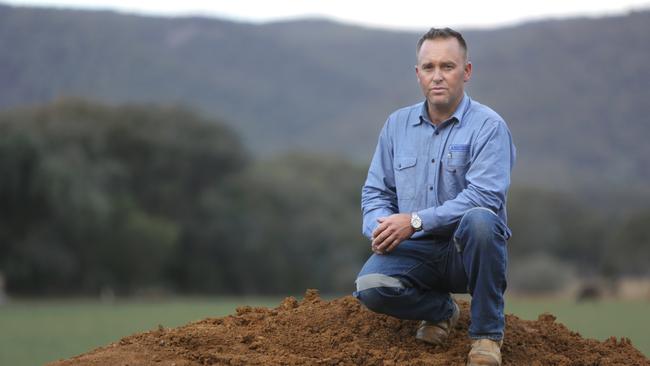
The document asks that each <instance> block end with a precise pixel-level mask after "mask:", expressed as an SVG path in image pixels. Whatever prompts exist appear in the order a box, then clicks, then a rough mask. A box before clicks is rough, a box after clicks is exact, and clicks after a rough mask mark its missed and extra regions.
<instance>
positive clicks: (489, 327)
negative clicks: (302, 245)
mask: <svg viewBox="0 0 650 366" xmlns="http://www.w3.org/2000/svg"><path fill="white" fill-rule="evenodd" d="M507 262H508V253H507V248H506V226H505V224H504V223H503V221H502V220H501V219H500V218H499V217H498V216H497V215H495V214H494V213H492V211H490V210H488V209H485V208H474V209H471V210H468V211H467V212H466V213H465V215H464V216H463V217H462V218H461V220H460V222H459V223H458V226H457V227H456V230H455V231H454V233H453V235H452V236H451V237H449V238H444V237H441V238H437V239H419V240H407V241H404V242H402V243H401V244H400V245H399V246H397V248H395V249H394V250H393V251H392V252H390V253H388V254H373V255H372V256H371V257H370V258H369V259H368V261H366V263H365V265H364V266H363V268H362V269H361V272H359V275H358V276H357V280H356V283H357V291H355V292H354V296H355V297H356V298H357V299H359V301H361V302H362V303H363V304H364V305H365V306H366V307H368V308H369V309H370V310H372V311H375V312H378V313H383V314H387V315H391V316H394V317H397V318H401V319H412V320H427V321H430V322H434V323H437V322H440V321H442V320H445V319H449V318H450V317H451V315H452V313H453V303H452V299H451V296H450V293H470V294H471V295H472V302H471V324H470V327H469V336H470V338H473V339H477V338H490V339H493V340H500V339H502V338H503V331H504V328H505V317H504V314H503V307H504V302H503V293H504V292H505V290H506V267H507Z"/></svg>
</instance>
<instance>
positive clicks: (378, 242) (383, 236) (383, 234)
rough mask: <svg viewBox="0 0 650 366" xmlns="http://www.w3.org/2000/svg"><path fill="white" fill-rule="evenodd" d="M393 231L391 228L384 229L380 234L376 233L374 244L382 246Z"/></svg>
mask: <svg viewBox="0 0 650 366" xmlns="http://www.w3.org/2000/svg"><path fill="white" fill-rule="evenodd" d="M391 234H392V231H391V230H390V229H389V228H386V229H384V230H383V231H382V232H380V233H379V234H378V235H375V238H374V239H373V241H372V244H374V245H376V246H380V245H381V244H382V243H383V242H384V241H385V240H386V238H388V237H389V236H391Z"/></svg>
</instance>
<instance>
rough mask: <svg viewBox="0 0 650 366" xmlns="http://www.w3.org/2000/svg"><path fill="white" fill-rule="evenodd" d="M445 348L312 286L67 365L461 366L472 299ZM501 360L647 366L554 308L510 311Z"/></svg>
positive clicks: (60, 365) (628, 347) (407, 324)
mask: <svg viewBox="0 0 650 366" xmlns="http://www.w3.org/2000/svg"><path fill="white" fill-rule="evenodd" d="M460 304H461V307H462V315H461V319H460V321H459V323H458V325H457V326H456V329H455V330H454V331H453V332H452V335H451V337H450V339H449V341H448V343H447V345H445V346H444V347H434V346H431V345H428V344H424V343H421V342H418V341H416V340H415V339H414V337H413V334H414V332H415V328H416V326H417V322H415V321H403V320H398V319H394V318H391V317H388V316H383V315H378V314H374V313H372V312H370V311H368V310H366V309H365V308H364V307H363V306H361V305H360V304H359V303H358V302H357V300H356V299H354V298H352V297H350V296H347V297H343V298H339V299H335V300H333V301H324V300H322V299H321V298H320V297H319V296H318V292H317V291H315V290H308V291H307V293H306V295H305V298H304V300H302V301H300V302H298V301H297V300H296V299H295V298H293V297H289V298H286V299H285V300H284V301H283V302H282V303H281V304H280V306H278V307H277V308H275V309H267V308H253V307H241V308H238V309H237V313H236V314H234V315H230V316H226V317H223V318H208V319H205V320H202V321H198V322H195V323H190V324H188V325H185V326H182V327H178V328H162V327H160V328H159V329H157V330H153V331H149V332H145V333H140V334H135V335H132V336H129V337H125V338H123V339H121V340H120V341H119V342H117V343H113V344H110V345H108V346H105V347H101V348H98V349H96V350H93V351H91V352H89V353H86V354H83V355H80V356H77V357H74V358H71V359H68V360H63V361H58V362H54V363H51V364H49V365H50V366H64V365H65V366H68V365H106V366H108V365H110V366H126V365H129V366H133V365H156V366H162V365H165V366H189V365H193V366H194V365H440V366H442V365H464V364H465V358H466V355H467V352H468V351H469V340H468V339H467V327H468V325H469V315H468V313H469V304H468V303H466V302H460ZM506 324H507V326H506V327H507V328H506V337H505V342H504V345H503V348H502V353H503V365H517V366H521V365H533V366H547V365H557V366H581V365H584V366H587V365H588V366H596V365H598V366H610V365H650V361H649V360H648V359H647V358H646V357H645V356H644V355H643V354H642V353H641V352H639V351H638V350H637V349H635V348H634V347H633V346H632V344H631V343H630V341H629V340H627V339H625V338H623V339H620V340H617V339H616V338H610V339H608V340H606V341H604V342H599V341H596V340H592V339H584V338H582V337H581V336H580V334H578V333H576V332H572V331H571V330H569V329H567V328H566V327H565V326H564V325H562V324H560V323H557V322H556V321H555V317H554V316H552V315H550V314H543V315H540V316H539V318H538V320H535V321H527V320H522V319H519V318H518V317H516V316H514V315H507V319H506Z"/></svg>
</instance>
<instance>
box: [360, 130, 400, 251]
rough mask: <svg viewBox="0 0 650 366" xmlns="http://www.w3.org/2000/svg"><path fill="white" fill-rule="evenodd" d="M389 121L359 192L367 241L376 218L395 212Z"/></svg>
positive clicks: (395, 198) (375, 225) (395, 195)
mask: <svg viewBox="0 0 650 366" xmlns="http://www.w3.org/2000/svg"><path fill="white" fill-rule="evenodd" d="M389 121H390V120H389ZM389 121H387V122H386V124H384V127H383V128H382V131H381V133H380V135H379V141H378V142H377V148H376V150H375V154H374V156H373V158H372V162H371V163H370V168H369V169H368V177H367V179H366V182H365V184H364V185H363V189H362V191H361V209H362V213H363V227H362V232H363V235H365V236H366V237H367V238H369V239H372V232H373V231H374V230H375V228H377V225H378V222H377V219H378V218H380V217H384V216H389V215H392V214H394V213H396V212H397V194H396V189H395V177H394V173H393V163H392V162H393V149H392V144H391V141H390V138H389V136H388V123H389Z"/></svg>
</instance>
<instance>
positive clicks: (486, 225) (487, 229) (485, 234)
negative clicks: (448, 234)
mask: <svg viewBox="0 0 650 366" xmlns="http://www.w3.org/2000/svg"><path fill="white" fill-rule="evenodd" d="M498 223H499V217H498V216H497V215H496V214H495V213H494V212H492V211H491V210H489V209H487V208H483V207H476V208H473V209H470V210H469V211H467V212H466V213H465V215H463V218H462V219H461V222H460V225H461V226H463V231H466V232H467V233H469V234H471V235H472V236H475V237H478V238H491V237H493V236H494V233H495V232H496V227H497V225H498Z"/></svg>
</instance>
